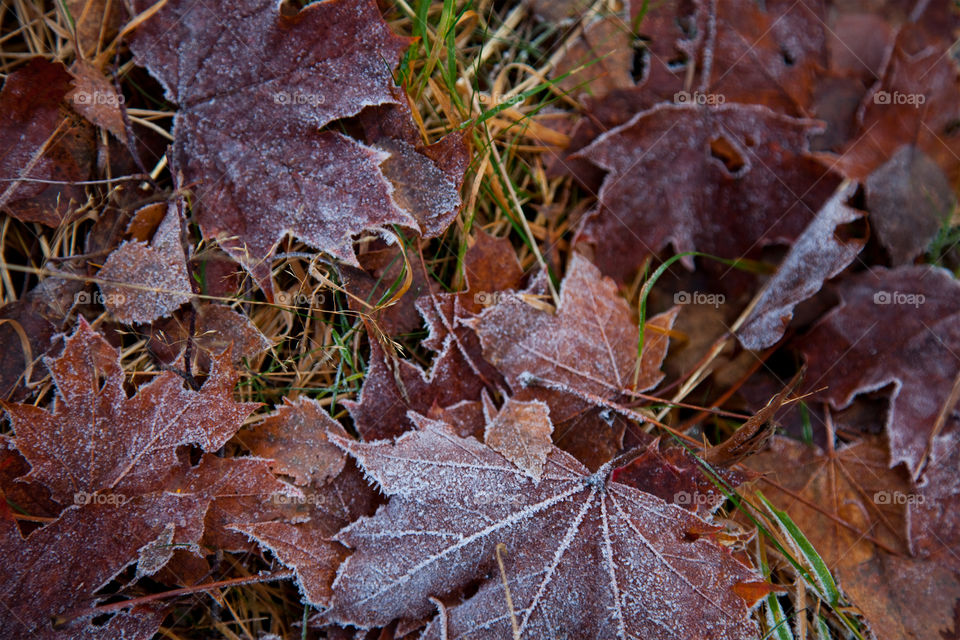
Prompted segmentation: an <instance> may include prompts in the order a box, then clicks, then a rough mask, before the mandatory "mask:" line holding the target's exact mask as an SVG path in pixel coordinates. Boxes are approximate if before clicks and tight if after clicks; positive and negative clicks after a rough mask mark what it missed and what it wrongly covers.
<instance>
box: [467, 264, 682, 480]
mask: <svg viewBox="0 0 960 640" xmlns="http://www.w3.org/2000/svg"><path fill="white" fill-rule="evenodd" d="M539 287H540V283H538V282H534V283H532V284H531V288H529V289H528V290H527V292H525V293H502V294H499V296H498V297H497V300H498V302H497V304H495V305H493V306H491V307H489V308H487V309H486V310H485V311H483V312H482V313H480V314H479V315H478V316H476V317H475V318H470V319H464V320H462V321H461V322H462V323H464V324H466V325H467V326H469V327H471V328H473V329H474V330H475V331H476V332H477V335H478V336H479V337H480V342H481V344H482V345H483V355H484V357H485V358H486V360H487V361H489V362H490V363H491V364H493V365H494V366H495V367H497V368H498V369H499V370H500V371H501V372H502V373H503V375H504V377H505V378H506V379H507V383H508V384H509V386H510V389H511V390H512V391H513V393H514V397H515V399H518V400H542V401H544V402H546V403H547V404H548V405H549V406H550V420H551V422H553V425H554V442H555V443H556V444H557V446H560V447H562V448H563V449H565V450H567V451H569V452H571V453H573V454H574V455H575V456H576V457H577V458H578V459H579V460H580V461H581V462H583V463H584V464H586V465H587V466H588V467H589V468H591V469H597V468H598V467H599V466H600V465H602V464H603V463H605V462H607V461H608V460H609V459H610V458H611V457H613V455H615V454H616V453H617V452H618V451H619V450H620V448H621V447H622V444H623V434H624V430H625V429H626V428H627V423H626V420H624V418H623V417H622V416H620V415H618V414H617V412H616V411H614V410H611V403H613V404H616V403H618V402H623V401H625V400H628V399H629V398H630V396H631V393H633V392H640V391H645V390H647V389H650V388H653V387H654V386H656V385H657V384H658V383H659V382H660V380H662V379H663V373H662V372H661V371H660V365H661V363H662V362H663V358H664V356H665V355H666V352H667V345H668V342H669V340H668V337H667V335H666V331H668V330H669V329H670V327H671V326H672V324H673V320H674V318H675V317H676V313H677V310H676V309H673V310H671V311H668V312H666V313H663V314H660V315H659V316H656V317H655V318H652V319H650V321H649V322H648V327H647V328H648V331H647V333H646V338H645V343H644V347H643V354H642V358H641V360H640V362H639V363H638V362H637V345H638V342H639V330H638V329H637V325H636V323H635V322H634V320H633V318H632V315H631V312H630V308H629V306H627V303H626V301H625V300H624V299H623V298H622V297H620V295H619V294H618V293H617V291H616V287H615V286H614V284H613V282H612V281H611V280H609V279H607V278H602V277H601V276H600V273H599V272H598V271H597V268H596V267H594V266H593V265H592V264H590V262H588V261H587V260H586V258H584V257H583V256H580V255H579V254H574V256H573V260H572V262H571V264H570V268H569V270H568V272H567V275H566V276H565V277H564V280H563V282H562V284H561V290H560V307H559V309H558V310H557V313H556V315H554V314H551V313H549V312H547V311H544V310H542V309H540V308H537V307H534V306H532V305H531V304H529V300H530V299H534V298H535V296H534V293H533V292H535V291H537V290H538V288H539Z"/></svg>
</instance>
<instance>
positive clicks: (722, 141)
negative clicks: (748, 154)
mask: <svg viewBox="0 0 960 640" xmlns="http://www.w3.org/2000/svg"><path fill="white" fill-rule="evenodd" d="M710 155H712V156H713V157H714V158H716V159H717V160H719V161H720V162H722V163H723V166H724V167H726V168H727V171H729V172H730V173H732V174H735V173H737V172H738V171H740V170H741V169H743V168H744V167H745V166H746V165H747V161H746V160H744V158H743V156H742V155H740V152H739V151H738V150H737V148H736V147H735V146H734V145H733V143H732V142H730V141H729V140H728V139H727V138H725V137H724V136H720V137H719V138H714V139H713V140H711V141H710Z"/></svg>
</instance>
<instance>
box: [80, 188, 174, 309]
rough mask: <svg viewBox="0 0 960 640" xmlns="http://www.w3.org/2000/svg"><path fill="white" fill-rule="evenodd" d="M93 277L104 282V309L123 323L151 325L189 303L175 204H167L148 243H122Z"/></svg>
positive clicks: (101, 288) (102, 283)
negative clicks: (95, 276)
mask: <svg viewBox="0 0 960 640" xmlns="http://www.w3.org/2000/svg"><path fill="white" fill-rule="evenodd" d="M97 277H98V278H99V279H101V280H103V281H105V282H101V283H100V291H101V292H102V293H103V304H104V306H105V307H106V308H107V310H108V311H110V313H112V314H113V315H114V317H116V319H117V320H119V321H120V322H125V323H127V324H132V323H148V322H153V321H154V320H157V319H158V318H163V317H165V316H168V315H170V313H172V312H173V311H174V310H175V309H176V308H177V307H179V306H180V305H182V304H184V303H185V302H189V301H190V295H191V293H192V289H191V288H190V276H189V274H188V273H187V256H186V255H185V254H184V251H183V244H182V243H181V241H180V213H179V208H178V205H177V203H176V202H171V203H170V204H169V205H168V207H167V213H166V215H165V216H164V218H163V221H162V222H161V223H160V226H159V227H158V228H157V230H156V232H155V233H154V235H153V240H152V241H151V242H150V244H147V243H146V242H140V241H137V240H135V241H133V242H125V243H123V244H122V245H120V246H119V247H118V248H117V249H116V250H115V251H114V252H113V253H111V254H110V255H109V256H108V257H107V260H106V262H104V264H103V268H102V269H100V271H99V272H98V273H97ZM108 283H109V284H108ZM124 285H132V286H124Z"/></svg>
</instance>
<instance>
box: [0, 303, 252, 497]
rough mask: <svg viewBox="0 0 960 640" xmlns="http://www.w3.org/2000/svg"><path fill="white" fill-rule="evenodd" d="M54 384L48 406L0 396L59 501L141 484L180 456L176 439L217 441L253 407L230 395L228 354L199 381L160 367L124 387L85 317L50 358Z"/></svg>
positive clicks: (34, 469) (114, 361)
mask: <svg viewBox="0 0 960 640" xmlns="http://www.w3.org/2000/svg"><path fill="white" fill-rule="evenodd" d="M47 367H48V368H49V369H50V372H51V373H52V374H53V379H54V382H55V383H56V385H57V398H56V400H55V401H54V404H53V408H52V410H47V409H42V408H40V407H35V406H32V405H25V404H12V403H6V402H5V403H3V408H4V409H5V410H6V411H7V413H9V414H10V417H11V419H12V422H13V428H14V431H15V432H16V444H17V448H18V449H19V450H20V452H21V453H22V454H23V456H24V457H25V458H26V459H27V460H28V461H29V462H30V465H31V470H30V473H29V474H28V476H27V479H29V480H36V481H39V482H42V483H43V484H44V485H45V486H46V487H48V488H49V489H50V492H51V495H52V497H53V498H54V499H55V500H57V501H58V502H60V503H61V504H70V503H71V502H73V499H74V494H76V493H86V494H93V493H94V492H96V491H99V490H104V489H110V490H111V491H114V492H118V493H127V494H137V493H141V492H143V491H144V490H145V488H146V487H150V486H153V484H155V483H156V482H157V481H158V478H163V477H164V475H165V473H167V472H168V471H169V470H170V469H172V468H174V467H175V466H176V464H177V457H176V448H177V446H179V445H184V444H196V445H199V446H200V447H202V448H203V449H204V450H206V451H216V450H217V449H219V448H220V447H222V446H223V445H224V444H225V443H226V442H227V440H229V439H230V438H231V437H232V436H233V434H234V433H236V431H237V429H239V428H240V424H241V423H242V422H243V420H244V419H245V418H246V417H247V415H249V414H250V413H251V412H252V411H253V410H254V409H255V408H256V406H257V405H256V404H254V403H242V402H235V401H234V400H233V388H234V385H235V384H236V381H237V377H238V376H237V373H236V372H235V371H234V370H233V368H232V366H231V365H230V362H229V356H228V355H226V354H224V355H222V356H221V357H219V358H218V359H217V360H216V361H215V362H214V368H213V371H211V373H210V376H209V378H208V379H207V381H206V382H205V383H204V386H203V388H202V389H201V390H200V391H192V390H188V389H185V388H184V387H183V381H182V380H181V378H180V377H178V376H177V375H176V374H174V373H172V372H169V371H168V372H164V373H162V374H160V375H159V376H157V377H156V378H154V379H153V380H152V381H151V382H149V383H147V384H145V385H143V386H141V387H140V388H139V389H138V391H137V393H136V395H134V396H133V397H127V393H126V391H125V389H124V373H123V369H122V368H121V365H120V360H119V355H118V354H117V352H116V350H115V349H114V348H113V347H111V346H110V344H109V343H107V342H106V340H104V339H103V338H102V337H100V336H99V335H98V334H97V333H95V332H94V331H93V329H91V328H90V326H89V325H88V324H87V323H86V321H84V320H83V319H82V318H81V320H80V326H79V328H78V329H77V330H76V332H74V334H73V335H72V336H71V337H70V338H68V339H67V341H66V344H65V346H64V350H63V354H62V355H60V356H59V357H57V358H55V359H52V360H51V359H48V360H47Z"/></svg>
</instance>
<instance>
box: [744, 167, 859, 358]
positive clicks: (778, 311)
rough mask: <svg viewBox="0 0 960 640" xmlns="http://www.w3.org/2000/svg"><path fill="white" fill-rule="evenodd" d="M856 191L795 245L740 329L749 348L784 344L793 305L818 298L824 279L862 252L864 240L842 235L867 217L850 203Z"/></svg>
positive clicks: (830, 205) (836, 202)
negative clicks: (844, 230) (816, 296)
mask: <svg viewBox="0 0 960 640" xmlns="http://www.w3.org/2000/svg"><path fill="white" fill-rule="evenodd" d="M855 190H856V188H855V185H852V184H851V185H848V186H846V187H844V188H841V189H840V190H838V191H837V193H835V194H834V195H833V197H832V198H830V200H828V201H827V202H826V204H824V205H823V208H822V209H820V211H819V213H817V217H816V218H814V219H813V221H812V222H811V223H810V224H809V225H808V226H807V228H806V229H804V231H803V233H802V234H801V235H800V237H799V238H797V240H796V242H794V243H793V246H791V247H790V251H789V252H788V253H787V256H786V257H785V258H784V259H783V262H782V263H781V264H780V267H779V269H777V273H776V274H774V275H773V277H771V278H770V280H769V281H768V282H767V284H766V286H765V288H764V290H763V292H762V293H761V294H760V298H759V300H757V303H756V305H755V306H754V307H753V309H752V310H751V311H750V315H749V316H747V318H746V320H744V321H743V324H742V325H741V327H740V330H739V331H737V338H739V339H740V343H741V344H742V345H743V346H744V347H746V348H747V349H765V348H767V347H769V346H771V345H773V344H775V343H776V342H777V341H778V340H780V338H782V337H783V334H784V332H786V330H787V325H788V324H789V323H790V320H791V318H793V309H794V307H796V306H797V305H798V304H799V303H801V302H803V301H804V300H806V299H807V298H810V297H811V296H813V295H814V294H816V293H817V291H819V290H820V287H821V286H823V283H824V281H825V280H827V279H829V278H832V277H833V276H835V275H837V274H838V273H839V272H840V271H842V270H843V269H844V268H846V266H847V265H848V264H850V262H851V261H853V259H854V258H855V257H856V256H857V254H858V253H860V250H861V249H862V248H863V245H864V244H865V243H866V240H865V239H863V238H850V239H846V238H844V237H843V236H842V235H840V234H839V230H842V227H843V225H846V224H850V223H851V222H854V221H855V220H858V219H860V218H861V217H862V214H861V213H859V212H858V211H856V210H855V209H853V208H851V207H849V206H847V204H846V201H847V200H848V199H849V198H850V197H851V196H853V193H854V191H855Z"/></svg>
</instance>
